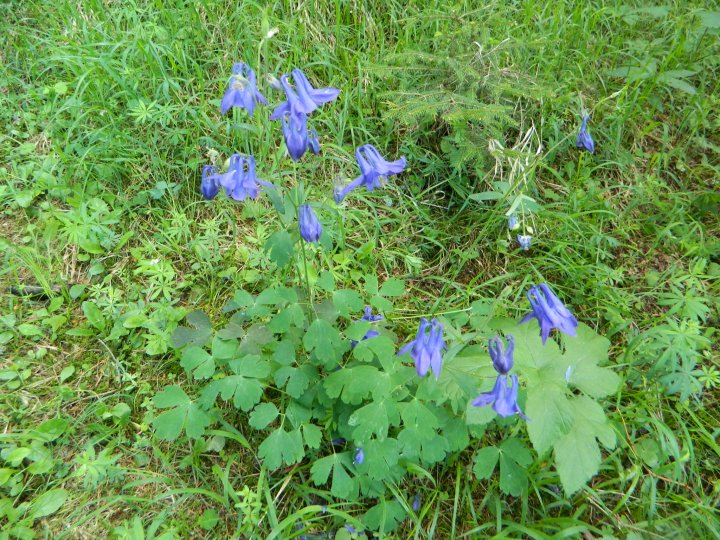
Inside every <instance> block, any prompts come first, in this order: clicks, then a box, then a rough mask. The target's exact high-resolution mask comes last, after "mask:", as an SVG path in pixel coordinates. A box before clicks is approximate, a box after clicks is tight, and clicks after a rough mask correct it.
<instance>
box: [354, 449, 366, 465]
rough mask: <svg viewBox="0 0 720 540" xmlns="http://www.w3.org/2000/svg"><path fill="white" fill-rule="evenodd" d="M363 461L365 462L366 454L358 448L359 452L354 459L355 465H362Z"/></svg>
mask: <svg viewBox="0 0 720 540" xmlns="http://www.w3.org/2000/svg"><path fill="white" fill-rule="evenodd" d="M363 461H365V452H363V449H362V448H358V449H357V452H355V459H353V463H355V464H357V465H362V462H363Z"/></svg>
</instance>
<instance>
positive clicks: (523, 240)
mask: <svg viewBox="0 0 720 540" xmlns="http://www.w3.org/2000/svg"><path fill="white" fill-rule="evenodd" d="M517 241H518V244H520V249H522V250H523V251H527V250H529V249H530V244H531V243H532V236H530V235H529V234H518V235H517Z"/></svg>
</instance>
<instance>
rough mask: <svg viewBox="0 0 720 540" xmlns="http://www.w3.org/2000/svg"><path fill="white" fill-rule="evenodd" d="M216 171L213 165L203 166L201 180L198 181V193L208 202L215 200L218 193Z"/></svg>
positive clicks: (218, 184) (218, 185) (218, 186)
mask: <svg viewBox="0 0 720 540" xmlns="http://www.w3.org/2000/svg"><path fill="white" fill-rule="evenodd" d="M217 172H218V169H217V167H216V166H215V165H205V166H204V167H203V170H202V180H201V181H200V193H202V196H203V197H205V198H206V199H207V200H208V201H210V200H212V199H214V198H215V195H217V194H218V191H220V183H219V182H218V175H217Z"/></svg>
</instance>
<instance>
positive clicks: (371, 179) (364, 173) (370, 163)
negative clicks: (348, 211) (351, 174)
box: [333, 144, 406, 204]
mask: <svg viewBox="0 0 720 540" xmlns="http://www.w3.org/2000/svg"><path fill="white" fill-rule="evenodd" d="M355 158H356V159H357V162H358V166H359V167H360V176H358V177H357V178H356V179H355V180H353V181H352V182H350V183H349V184H348V185H347V186H345V187H344V188H343V189H341V190H339V191H338V190H336V191H335V193H334V194H333V196H334V198H335V202H337V203H338V204H339V203H340V202H342V200H343V199H344V198H345V196H346V195H347V194H348V193H350V192H351V191H352V190H353V189H355V188H357V187H359V186H365V187H366V188H367V190H368V191H373V190H374V189H377V188H380V187H382V186H383V185H384V183H385V180H386V178H387V177H388V176H390V175H393V174H399V173H401V172H402V171H403V170H404V169H405V164H406V161H405V158H404V157H401V158H400V159H397V160H395V161H386V160H385V158H383V157H382V156H381V155H380V152H378V151H377V148H375V147H374V146H373V145H371V144H365V145H363V146H360V147H359V148H358V149H357V150H355Z"/></svg>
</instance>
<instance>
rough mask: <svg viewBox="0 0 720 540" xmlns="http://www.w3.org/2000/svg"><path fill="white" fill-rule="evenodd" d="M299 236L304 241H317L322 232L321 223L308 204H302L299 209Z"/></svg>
mask: <svg viewBox="0 0 720 540" xmlns="http://www.w3.org/2000/svg"><path fill="white" fill-rule="evenodd" d="M298 219H299V222H300V236H302V237H303V240H305V241H306V242H317V241H318V240H320V235H321V234H322V225H321V224H320V221H318V218H317V216H316V215H315V212H313V209H312V208H311V207H310V205H307V204H303V205H301V206H300V209H299V218H298Z"/></svg>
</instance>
